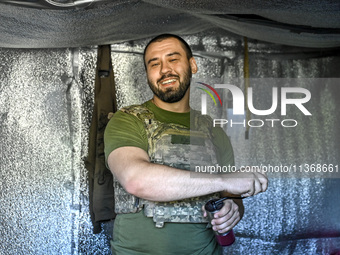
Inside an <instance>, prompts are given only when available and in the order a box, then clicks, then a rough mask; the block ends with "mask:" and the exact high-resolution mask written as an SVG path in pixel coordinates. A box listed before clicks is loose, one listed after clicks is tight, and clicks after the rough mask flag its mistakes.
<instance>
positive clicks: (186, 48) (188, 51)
mask: <svg viewBox="0 0 340 255" xmlns="http://www.w3.org/2000/svg"><path fill="white" fill-rule="evenodd" d="M169 38H175V39H177V40H178V41H180V43H181V44H182V46H183V49H184V51H185V53H186V55H187V58H188V59H190V58H192V51H191V49H190V46H189V44H188V43H187V42H186V41H184V39H183V38H182V37H179V36H178V35H174V34H161V35H158V36H156V37H155V38H153V39H152V40H151V41H150V42H149V43H148V44H147V45H146V46H145V49H144V53H143V60H144V65H145V68H146V64H145V52H146V50H147V49H148V47H149V46H150V44H151V43H154V42H161V41H163V40H165V39H169Z"/></svg>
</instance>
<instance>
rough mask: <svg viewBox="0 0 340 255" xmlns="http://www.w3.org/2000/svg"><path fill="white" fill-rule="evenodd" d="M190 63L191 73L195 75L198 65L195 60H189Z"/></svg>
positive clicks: (192, 58)
mask: <svg viewBox="0 0 340 255" xmlns="http://www.w3.org/2000/svg"><path fill="white" fill-rule="evenodd" d="M189 63H190V67H191V73H193V74H194V73H197V70H198V68H197V64H196V60H195V58H194V57H191V58H190V59H189Z"/></svg>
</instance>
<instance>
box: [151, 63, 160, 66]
mask: <svg viewBox="0 0 340 255" xmlns="http://www.w3.org/2000/svg"><path fill="white" fill-rule="evenodd" d="M158 65H159V63H153V64H152V65H151V67H154V66H158Z"/></svg>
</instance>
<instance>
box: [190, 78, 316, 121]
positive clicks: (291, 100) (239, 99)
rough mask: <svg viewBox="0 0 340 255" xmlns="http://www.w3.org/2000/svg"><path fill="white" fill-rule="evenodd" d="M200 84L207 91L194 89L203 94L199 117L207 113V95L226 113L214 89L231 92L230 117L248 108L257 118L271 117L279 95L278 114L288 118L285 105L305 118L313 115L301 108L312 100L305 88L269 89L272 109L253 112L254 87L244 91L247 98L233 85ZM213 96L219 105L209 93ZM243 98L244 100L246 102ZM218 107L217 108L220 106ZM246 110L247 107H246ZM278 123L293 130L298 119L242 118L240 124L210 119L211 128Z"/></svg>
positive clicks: (240, 113) (254, 109) (241, 113)
mask: <svg viewBox="0 0 340 255" xmlns="http://www.w3.org/2000/svg"><path fill="white" fill-rule="evenodd" d="M197 83H198V84H200V85H203V86H205V87H206V88H207V89H206V88H201V87H197V88H198V89H201V90H202V91H204V92H205V93H203V94H201V114H202V115H206V114H207V95H209V96H210V97H211V98H212V100H213V102H214V103H215V106H216V107H222V110H227V108H226V107H225V109H224V108H223V102H222V100H221V97H220V95H219V94H218V92H217V91H216V89H222V90H227V91H229V92H230V93H231V96H232V102H233V103H232V114H233V115H245V110H246V109H247V110H248V111H249V112H250V113H252V114H253V115H257V116H268V115H271V114H273V113H274V112H275V111H276V110H277V108H278V105H279V103H278V102H279V96H280V99H281V100H280V109H281V110H280V115H281V116H286V115H287V105H294V106H296V107H297V109H299V110H300V111H301V112H302V113H303V114H304V115H305V116H311V115H312V114H311V113H310V112H309V111H308V109H307V108H306V107H305V106H304V104H306V103H307V102H309V100H310V99H311V93H310V91H309V90H308V89H305V88H299V87H281V88H278V87H272V88H271V90H272V91H271V92H272V93H271V107H270V108H268V109H256V108H255V106H254V97H253V88H252V87H248V88H247V90H246V92H247V96H246V97H245V95H244V93H243V91H242V90H241V89H240V88H239V87H237V86H236V85H232V84H215V85H213V86H211V85H208V84H206V83H203V82H197ZM208 89H209V90H210V91H211V92H213V93H214V95H215V96H216V97H217V99H218V100H219V102H220V104H217V103H216V100H215V98H214V95H213V94H212V93H211V92H210V91H209V90H208ZM245 98H246V100H245ZM219 105H220V106H219ZM245 107H247V108H245ZM277 122H279V123H280V124H281V126H283V127H296V126H297V125H298V122H297V120H295V119H276V118H275V119H274V118H265V119H247V120H246V119H244V120H243V121H239V120H238V121H237V122H236V121H233V120H232V119H230V120H227V119H216V118H215V119H213V125H214V127H215V126H221V127H223V126H224V125H228V124H229V125H230V127H233V126H235V125H242V126H244V127H246V126H249V127H262V126H263V125H264V124H265V123H268V124H269V125H270V126H271V127H274V126H275V124H276V123H277Z"/></svg>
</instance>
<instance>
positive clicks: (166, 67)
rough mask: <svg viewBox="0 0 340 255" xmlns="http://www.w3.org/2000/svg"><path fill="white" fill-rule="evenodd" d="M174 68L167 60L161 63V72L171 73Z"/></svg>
mask: <svg viewBox="0 0 340 255" xmlns="http://www.w3.org/2000/svg"><path fill="white" fill-rule="evenodd" d="M171 70H172V68H171V66H170V65H169V63H167V62H162V64H161V73H162V74H166V73H169V72H171Z"/></svg>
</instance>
